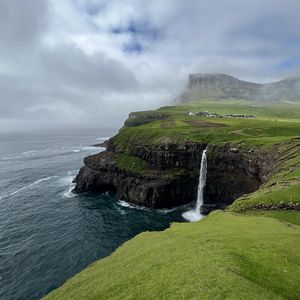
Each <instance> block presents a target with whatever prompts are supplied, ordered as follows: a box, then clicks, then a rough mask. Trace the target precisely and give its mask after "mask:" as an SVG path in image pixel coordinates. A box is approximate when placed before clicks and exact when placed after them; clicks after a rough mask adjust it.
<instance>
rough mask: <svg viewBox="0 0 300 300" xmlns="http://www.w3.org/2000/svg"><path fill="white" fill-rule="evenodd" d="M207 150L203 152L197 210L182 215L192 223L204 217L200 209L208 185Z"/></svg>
mask: <svg viewBox="0 0 300 300" xmlns="http://www.w3.org/2000/svg"><path fill="white" fill-rule="evenodd" d="M206 150H207V149H205V150H203V153H202V158H201V165H200V175H199V183H198V192H197V203H196V208H195V209H194V210H190V211H186V212H184V213H183V214H182V216H183V217H184V218H185V219H186V220H188V221H190V222H196V221H199V220H200V219H201V218H202V217H203V215H202V214H201V212H200V209H201V206H202V204H203V191H204V187H205V184H206V173H207V156H206Z"/></svg>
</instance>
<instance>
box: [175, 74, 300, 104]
mask: <svg viewBox="0 0 300 300" xmlns="http://www.w3.org/2000/svg"><path fill="white" fill-rule="evenodd" d="M207 99H215V100H216V99H219V100H220V99H246V100H255V101H260V102H274V101H275V102H276V101H282V100H291V101H300V77H291V78H286V79H284V80H281V81H278V82H274V83H268V84H258V83H253V82H248V81H243V80H239V79H237V78H235V77H232V76H229V75H226V74H191V75H190V76H189V81H188V85H187V87H186V89H185V90H184V92H183V93H182V94H181V95H179V96H178V97H177V98H176V99H175V102H176V103H187V102H197V101H201V100H207Z"/></svg>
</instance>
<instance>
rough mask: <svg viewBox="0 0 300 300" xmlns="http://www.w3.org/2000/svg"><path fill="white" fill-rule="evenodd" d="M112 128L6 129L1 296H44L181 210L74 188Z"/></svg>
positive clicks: (0, 146)
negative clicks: (140, 206)
mask: <svg viewBox="0 0 300 300" xmlns="http://www.w3.org/2000/svg"><path fill="white" fill-rule="evenodd" d="M113 133H114V131H113V130H99V129H98V130H91V129H89V130H77V131H73V132H72V131H66V132H62V131H59V132H43V133H34V134H33V133H32V134H19V135H18V134H9V135H8V134H7V135H5V134H2V135H0V298H1V299H26V300H28V299H39V298H40V297H42V296H43V295H45V294H47V293H49V292H50V291H51V290H53V289H55V288H57V287H58V286H60V285H62V284H63V283H64V282H65V281H66V280H67V279H68V278H70V277H71V276H73V275H74V274H76V273H78V272H79V271H81V270H82V269H83V268H85V267H86V266H88V265H89V264H90V263H92V262H93V261H95V260H97V259H99V258H101V257H104V256H107V255H109V254H111V253H112V252H113V251H114V250H115V249H116V248H117V247H118V246H120V245H121V244H122V243H123V242H125V241H127V240H129V239H130V238H132V237H133V236H135V235H136V234H138V233H140V232H142V231H149V230H163V229H165V228H167V227H168V226H169V224H170V222H173V221H182V217H181V213H182V211H181V210H175V211H153V210H143V209H137V208H132V207H129V206H128V205H126V203H125V204H124V203H122V202H119V201H118V199H116V197H115V195H113V194H109V193H103V194H83V195H76V196H75V195H73V194H72V193H71V192H70V191H71V190H72V188H73V184H72V179H73V178H74V176H75V175H76V173H77V172H78V170H79V168H80V167H81V166H82V164H83V162H82V160H83V158H84V157H85V156H87V155H89V154H94V153H98V152H99V151H102V150H103V149H99V148H95V147H90V146H91V145H92V144H95V143H99V142H101V141H103V140H105V139H106V138H107V137H109V136H111V135H112V134H113Z"/></svg>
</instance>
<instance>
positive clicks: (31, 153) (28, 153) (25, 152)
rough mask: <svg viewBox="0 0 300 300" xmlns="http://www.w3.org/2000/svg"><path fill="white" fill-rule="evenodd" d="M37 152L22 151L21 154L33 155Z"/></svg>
mask: <svg viewBox="0 0 300 300" xmlns="http://www.w3.org/2000/svg"><path fill="white" fill-rule="evenodd" d="M37 152H38V150H30V151H24V152H22V154H23V155H33V154H35V153H37Z"/></svg>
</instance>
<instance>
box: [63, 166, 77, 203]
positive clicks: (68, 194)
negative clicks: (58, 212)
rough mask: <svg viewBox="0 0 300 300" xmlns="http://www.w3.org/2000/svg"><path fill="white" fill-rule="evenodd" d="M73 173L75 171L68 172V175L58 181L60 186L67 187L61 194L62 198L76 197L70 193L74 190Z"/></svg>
mask: <svg viewBox="0 0 300 300" xmlns="http://www.w3.org/2000/svg"><path fill="white" fill-rule="evenodd" d="M75 172H76V171H68V175H67V176H65V177H62V178H61V179H60V183H61V185H63V186H68V188H67V189H66V190H65V191H64V192H63V197H64V198H73V197H75V196H76V194H74V193H72V191H73V189H74V188H75V183H73V180H74V178H75Z"/></svg>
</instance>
